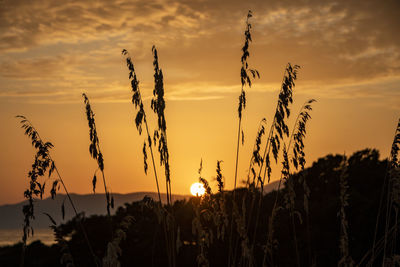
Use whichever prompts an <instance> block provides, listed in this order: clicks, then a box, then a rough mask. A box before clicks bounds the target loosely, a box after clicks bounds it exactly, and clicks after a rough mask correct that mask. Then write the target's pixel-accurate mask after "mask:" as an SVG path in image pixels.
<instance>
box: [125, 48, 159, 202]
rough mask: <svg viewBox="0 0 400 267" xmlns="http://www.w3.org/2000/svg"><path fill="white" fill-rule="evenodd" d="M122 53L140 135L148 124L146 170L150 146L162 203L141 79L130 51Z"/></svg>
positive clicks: (144, 153) (144, 144)
mask: <svg viewBox="0 0 400 267" xmlns="http://www.w3.org/2000/svg"><path fill="white" fill-rule="evenodd" d="M122 54H123V55H124V56H126V66H127V67H128V69H129V79H130V81H131V88H132V93H133V95H132V104H133V105H134V106H135V108H136V109H137V110H138V111H137V114H136V117H135V125H136V128H137V129H138V131H139V135H141V134H142V124H143V122H144V124H145V126H146V134H147V144H146V139H145V140H144V143H143V157H144V172H145V173H146V174H147V167H148V166H147V152H146V147H147V146H148V147H149V149H150V155H151V160H152V163H153V171H154V178H155V180H156V186H157V193H158V200H159V202H160V205H162V204H161V195H160V187H159V184H158V177H157V170H156V165H155V161H154V154H153V146H152V141H151V137H150V132H149V126H148V124H147V118H146V112H145V111H144V106H143V100H142V94H141V93H140V88H139V80H138V79H137V76H136V71H135V68H134V65H133V61H132V59H131V57H130V56H129V53H128V51H127V50H126V49H124V50H122Z"/></svg>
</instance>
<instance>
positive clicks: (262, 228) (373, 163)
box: [0, 149, 388, 266]
mask: <svg viewBox="0 0 400 267" xmlns="http://www.w3.org/2000/svg"><path fill="white" fill-rule="evenodd" d="M344 161H345V162H347V164H345V165H346V169H345V175H346V179H347V185H348V189H347V193H348V203H349V205H348V206H347V207H346V215H347V221H348V236H349V240H348V241H349V245H348V247H349V254H350V255H351V257H352V259H353V260H354V261H355V262H360V261H361V259H362V258H363V256H364V255H365V254H366V253H367V251H368V250H369V249H370V248H371V247H372V243H373V238H374V235H373V233H374V232H375V224H376V215H377V212H378V207H379V200H380V195H381V188H382V184H383V181H384V177H385V173H386V169H387V166H388V163H387V160H383V161H382V160H379V153H378V152H377V151H376V150H371V149H365V150H362V151H359V152H356V153H354V154H353V155H351V156H350V157H348V158H346V159H345V158H344V156H341V155H328V156H326V157H324V158H320V159H319V160H318V161H316V162H314V163H313V164H312V166H311V167H309V168H306V169H305V170H304V171H302V172H299V173H297V174H295V175H293V176H291V177H290V179H292V182H293V188H294V192H295V194H296V198H295V210H296V211H297V213H296V214H297V215H296V217H295V218H296V219H295V224H296V225H295V226H296V228H295V229H296V235H297V246H298V250H299V255H300V264H301V266H310V265H311V264H312V263H315V264H316V265H317V266H337V264H338V262H339V260H340V258H341V255H340V251H339V242H340V236H341V234H340V230H341V228H340V218H339V216H338V210H339V209H340V206H341V203H340V198H339V196H340V184H339V179H340V177H341V175H343V162H344ZM303 179H306V180H307V184H308V188H309V190H310V193H309V199H308V204H309V205H308V207H309V209H308V214H309V216H306V213H305V212H304V196H305V195H304V188H303V184H302V183H301V181H302V180H303ZM286 183H288V182H286ZM287 188H288V186H285V187H284V188H283V189H282V191H281V192H280V193H279V197H278V206H279V207H280V208H279V209H278V212H277V215H276V216H277V217H276V219H275V224H274V231H275V235H274V236H275V241H276V242H275V243H274V244H275V245H274V249H273V255H272V256H273V261H274V265H276V266H295V265H296V257H295V255H294V241H293V233H292V229H293V228H292V224H291V223H292V222H291V217H290V213H289V210H288V209H287V208H286V204H285V203H286V200H285V195H287V194H286V191H287V190H288V189H287ZM246 190H247V189H240V188H239V189H237V190H236V199H237V201H238V205H239V206H240V207H241V206H242V204H241V201H242V199H243V197H246V196H247V197H248V196H249V194H247V193H246ZM276 194H277V192H276V191H273V192H271V193H269V194H266V195H265V196H264V197H263V201H262V210H261V211H262V212H261V215H260V216H261V217H260V223H259V224H258V227H259V229H258V230H257V240H256V244H255V248H254V258H255V266H261V265H262V262H263V257H264V247H263V244H265V239H266V237H267V234H268V219H269V218H268V217H269V216H270V214H271V211H272V208H273V203H274V201H275V198H276ZM224 195H225V199H226V207H227V210H226V213H227V214H229V216H231V215H232V214H233V213H234V212H232V192H227V191H226V192H224ZM220 197H221V193H218V194H215V195H211V196H209V197H208V198H207V199H200V198H191V199H189V200H184V201H177V202H175V203H174V204H173V206H172V214H173V215H174V217H175V219H176V224H177V226H178V228H179V237H178V241H177V242H178V243H179V245H178V244H177V248H178V249H179V250H178V253H177V255H178V257H177V265H178V266H195V265H197V264H196V263H197V262H198V260H199V259H198V255H199V244H198V242H202V240H200V241H199V239H198V236H197V235H196V234H194V233H193V228H194V226H193V222H194V221H195V220H194V219H195V217H196V210H197V211H200V217H199V218H200V220H201V225H202V226H203V228H205V229H207V233H208V234H209V235H207V236H206V237H204V238H207V239H209V241H210V243H209V245H208V248H206V251H205V253H206V255H207V259H208V261H209V265H210V266H226V265H227V257H226V255H227V253H228V240H227V239H228V238H227V237H226V236H227V233H225V234H224V235H225V238H222V237H221V236H222V235H223V234H221V229H216V227H215V225H216V224H215V223H214V221H213V220H214V219H215V218H211V217H209V216H207V210H208V209H210V208H211V207H212V203H215V202H216V201H218V200H219V199H220ZM239 201H240V203H239ZM250 201H251V199H250V198H249V197H248V199H246V200H245V203H246V205H250ZM156 205H157V200H155V201H153V200H152V199H150V198H145V199H143V200H142V201H140V202H134V203H131V204H128V203H127V204H125V207H120V208H118V210H117V212H116V214H115V215H114V216H113V217H112V221H113V228H114V229H117V228H118V227H119V225H120V222H121V221H122V220H123V219H124V218H126V216H127V215H131V216H132V217H133V218H134V220H133V224H132V225H131V226H130V227H129V229H128V230H127V237H126V239H125V240H123V241H121V244H120V248H121V251H122V253H121V256H120V257H119V260H120V263H121V266H166V265H168V257H167V253H166V249H165V241H164V239H165V236H164V232H163V228H162V224H161V223H160V220H159V215H157V212H156V209H155V207H156ZM247 210H248V209H247ZM230 219H231V218H230V217H229V220H230ZM307 220H308V221H307ZM381 220H383V218H382V219H381ZM77 223H78V222H77V220H72V221H69V222H68V223H66V224H64V225H61V226H60V227H59V228H58V230H59V232H60V233H61V235H62V236H63V237H64V238H65V239H66V240H69V241H68V242H67V243H68V247H69V249H70V253H71V254H72V256H73V259H74V263H75V266H91V264H93V263H92V261H91V259H90V257H88V255H89V251H88V249H87V246H86V245H85V242H84V237H83V235H82V233H81V231H80V230H79V229H80V228H79V227H78V226H77ZM108 223H109V222H108V219H107V218H106V217H105V216H92V217H90V218H86V219H85V220H84V221H83V224H84V226H85V229H87V232H88V233H87V234H88V237H89V239H90V242H91V244H93V250H94V253H95V254H96V255H97V256H98V257H99V258H102V255H105V254H106V251H105V250H106V248H107V243H108V242H109V241H110V240H112V236H110V234H109V231H108V229H109V225H108ZM382 225H384V224H382ZM251 227H254V225H253V226H251V225H250V228H251ZM310 229H311V231H310ZM383 234H384V229H383V226H382V229H378V233H377V236H378V237H379V236H382V235H383ZM234 235H238V232H237V231H234ZM204 240H205V239H203V241H204ZM232 240H240V238H239V237H238V236H236V237H234V238H233V239H232ZM236 242H238V241H236ZM235 247H237V248H239V246H235ZM239 249H240V248H239ZM20 251H21V245H20V244H17V245H15V246H11V247H3V248H1V249H0V266H18V264H19V256H20ZM26 253H27V254H26V261H25V266H61V265H60V257H61V253H60V248H59V247H58V246H57V245H53V246H51V247H48V246H45V245H43V244H42V243H40V242H34V243H32V244H31V245H29V246H28V247H27V252H26ZM235 261H237V262H236V264H237V265H240V258H239V257H237V259H235Z"/></svg>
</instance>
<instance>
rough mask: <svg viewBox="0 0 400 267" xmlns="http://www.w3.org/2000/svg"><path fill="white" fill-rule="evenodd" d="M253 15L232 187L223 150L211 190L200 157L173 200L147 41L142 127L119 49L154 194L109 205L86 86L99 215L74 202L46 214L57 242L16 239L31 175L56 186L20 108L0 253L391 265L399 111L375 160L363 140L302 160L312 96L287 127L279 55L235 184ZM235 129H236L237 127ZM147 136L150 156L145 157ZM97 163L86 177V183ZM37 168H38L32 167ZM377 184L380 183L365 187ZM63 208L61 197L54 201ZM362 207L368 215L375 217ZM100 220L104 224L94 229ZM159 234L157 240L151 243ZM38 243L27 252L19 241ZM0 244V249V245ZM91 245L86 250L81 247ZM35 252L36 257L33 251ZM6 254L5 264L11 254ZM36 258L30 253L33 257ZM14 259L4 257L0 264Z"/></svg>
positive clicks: (43, 146)
mask: <svg viewBox="0 0 400 267" xmlns="http://www.w3.org/2000/svg"><path fill="white" fill-rule="evenodd" d="M251 16H252V14H251V12H250V11H249V13H248V15H247V20H246V30H245V43H244V46H243V48H242V52H243V54H242V56H241V63H242V66H241V70H240V79H241V92H240V96H239V107H238V136H237V149H236V165H235V177H233V181H234V189H233V190H232V191H227V190H225V189H224V184H225V183H224V177H223V172H222V161H217V163H216V181H217V184H218V192H215V193H213V192H212V190H211V187H210V185H209V183H210V182H209V179H208V180H207V179H206V178H205V177H203V176H202V163H200V168H199V182H201V183H202V184H203V185H204V187H205V189H206V193H205V194H204V195H203V196H199V197H193V198H191V199H189V200H187V201H186V200H185V201H177V202H175V203H173V202H172V199H171V196H172V186H171V180H172V177H171V172H170V165H169V151H168V143H167V124H166V117H165V114H164V110H165V106H166V102H165V99H164V83H163V72H162V69H161V68H160V64H159V57H158V52H157V49H156V48H155V47H154V46H153V48H152V53H153V57H154V61H153V66H154V84H155V85H154V90H153V99H152V100H151V108H152V110H153V111H154V113H155V114H156V116H157V128H156V129H155V130H154V132H153V134H152V132H151V131H150V129H149V127H148V123H147V116H146V113H145V111H144V103H143V100H142V95H141V91H140V89H139V79H138V77H137V75H136V72H135V68H134V64H133V60H132V58H131V56H130V55H129V53H128V51H127V50H125V49H124V50H123V51H122V54H123V55H124V56H125V59H126V64H127V67H128V70H129V79H130V82H131V89H132V93H133V95H132V103H133V105H134V107H135V109H136V110H137V114H136V117H135V119H134V122H135V125H136V127H137V129H138V131H139V134H142V132H143V128H145V130H146V131H145V134H146V136H145V139H144V144H143V149H142V152H143V157H144V171H145V173H146V174H147V170H148V164H147V159H148V156H147V155H148V151H150V155H151V160H152V168H153V173H154V179H155V183H156V189H157V192H158V196H159V199H158V200H157V201H154V200H153V199H150V198H145V199H143V200H142V201H140V202H135V203H131V204H126V205H125V207H119V208H118V210H117V211H116V213H115V215H112V214H111V211H110V208H112V207H113V199H112V195H111V193H110V192H109V191H108V188H107V186H106V179H105V175H104V159H103V155H102V153H101V151H100V146H99V138H98V136H97V130H96V125H95V120H94V113H93V111H92V109H91V106H90V104H89V99H88V97H87V95H85V94H83V97H84V104H85V109H86V116H87V119H88V125H89V130H90V132H89V133H90V142H91V144H90V147H89V150H90V155H91V156H92V157H93V158H94V159H95V160H96V161H97V163H98V170H100V171H101V173H102V178H103V183H104V189H105V194H106V203H107V206H106V207H107V216H106V217H105V216H92V217H90V218H85V217H84V216H83V214H82V213H78V211H77V210H76V209H75V208H74V211H75V214H76V217H75V218H74V219H73V220H71V221H69V222H68V223H66V224H64V225H59V226H57V223H56V222H55V221H54V220H53V219H52V217H51V216H50V215H48V216H49V219H50V222H51V225H52V226H51V227H52V229H53V230H54V233H55V239H56V241H57V244H56V245H53V246H52V247H51V248H47V247H44V246H43V245H42V244H37V243H33V244H31V245H30V246H27V245H26V241H27V237H28V236H29V235H30V234H33V229H32V228H31V227H30V221H31V220H32V219H34V205H33V204H34V201H33V200H34V198H35V197H41V196H42V194H43V192H44V189H45V182H41V181H39V178H40V177H42V176H44V175H45V174H46V173H48V176H49V178H50V177H51V174H52V173H53V172H54V171H55V172H56V173H57V178H56V179H55V180H54V181H53V185H52V188H51V194H52V195H55V194H56V192H57V190H59V189H60V188H59V183H61V185H62V186H63V189H64V191H65V192H66V194H67V198H68V200H69V201H70V202H71V205H72V206H73V207H74V205H73V203H72V200H71V198H70V197H69V194H68V191H67V188H66V186H65V184H64V182H63V179H62V178H61V175H60V173H59V171H58V170H57V168H56V166H55V162H54V161H53V159H52V158H51V156H50V149H51V148H52V147H53V145H52V144H51V143H48V142H44V141H43V140H42V139H41V138H40V136H39V134H38V132H37V130H36V129H35V128H34V127H33V126H32V124H31V123H30V122H29V121H28V120H27V119H26V118H25V117H23V116H19V118H20V119H21V123H22V127H23V128H24V129H25V134H26V135H28V136H29V137H30V138H31V140H32V145H33V146H34V147H35V148H36V149H37V154H36V155H35V161H34V164H33V165H32V170H31V171H30V172H29V174H28V177H29V178H30V181H29V187H28V189H27V190H26V191H25V194H24V195H25V197H26V198H27V199H28V205H26V206H25V207H24V210H23V212H24V215H25V221H24V222H25V224H24V232H23V233H24V235H23V239H22V241H23V242H22V245H16V246H14V247H8V248H3V249H1V250H0V253H5V254H7V255H15V253H16V250H18V249H20V248H22V256H21V260H20V265H21V266H35V265H36V264H39V265H40V264H42V265H41V266H44V265H45V264H47V263H45V261H47V260H49V261H50V259H49V258H46V257H47V256H46V253H48V250H54V251H56V253H54V254H52V256H54V255H57V258H58V259H60V260H59V262H58V263H55V262H54V261H52V263H51V266H56V264H59V265H60V266H65V265H66V266H149V265H151V266H193V265H195V264H197V265H198V266H317V265H318V266H333V265H339V266H353V265H369V266H372V265H377V264H382V265H394V264H399V262H400V261H399V259H400V255H399V247H398V240H397V235H398V212H399V204H400V172H399V159H398V153H399V146H400V121H399V124H398V125H397V128H396V132H395V138H394V141H393V146H392V150H391V155H390V158H389V159H388V160H384V161H380V160H379V153H378V152H377V151H376V150H372V149H366V150H363V151H359V152H356V153H355V154H353V155H351V156H350V157H346V156H345V155H328V156H327V157H325V158H322V159H319V160H318V161H317V162H315V163H314V164H313V165H312V166H311V167H309V168H305V163H306V161H305V152H304V139H305V137H306V126H307V123H308V121H309V119H310V118H311V116H310V113H311V111H312V105H313V103H314V102H315V100H314V99H310V100H308V101H307V102H306V103H304V105H303V106H302V108H301V109H300V112H299V113H298V116H297V118H296V120H295V124H294V125H293V127H292V129H291V130H290V128H289V126H288V124H287V121H288V118H289V116H290V115H291V104H292V103H293V90H294V88H295V81H296V80H297V77H298V72H299V70H300V66H298V65H292V64H290V63H288V64H287V65H286V67H285V70H284V75H283V80H282V86H281V89H280V91H279V96H278V101H277V105H276V110H275V113H274V117H273V118H272V120H271V125H270V128H269V131H268V135H266V133H267V131H266V130H267V120H266V119H262V121H261V123H260V127H259V131H258V133H257V136H256V141H255V145H254V149H253V152H252V158H251V161H250V166H249V173H248V177H247V179H245V180H247V182H246V184H245V186H244V187H241V188H239V187H237V185H236V181H237V178H238V177H237V168H238V161H239V147H240V140H242V145H243V144H244V137H243V130H242V125H241V119H242V117H243V111H244V109H245V107H246V95H245V90H244V89H245V87H246V86H248V87H251V85H252V82H253V81H252V80H253V79H255V78H256V77H259V76H260V74H259V72H258V71H257V70H255V69H251V68H249V64H248V61H247V60H248V58H249V56H250V53H249V46H250V43H251V41H252V39H251V24H250V22H249V20H250V18H251ZM240 136H242V138H240ZM153 146H155V147H157V150H158V152H159V153H158V159H159V161H160V166H157V165H156V163H155V162H156V159H157V155H155V153H153ZM272 159H273V160H274V161H275V163H278V160H280V161H281V163H282V168H281V176H280V180H279V187H278V190H276V191H273V192H270V193H268V194H264V186H265V185H266V184H267V183H270V181H271V160H272ZM158 168H163V169H164V178H165V190H166V193H167V202H166V204H163V203H162V202H161V197H160V188H159V186H160V184H159V182H160V173H161V172H160V171H157V170H158ZM96 173H97V170H96V172H95V174H94V177H93V180H92V183H93V191H95V187H96V182H97V177H96ZM43 179H44V178H43ZM377 188H382V190H381V191H379V190H376V189H377ZM61 210H62V212H64V206H62V207H61ZM371 214H377V216H376V217H373V216H371ZM105 229H111V231H105ZM160 240H163V241H162V242H160ZM35 246H36V247H37V246H39V247H43V248H42V249H41V250H40V252H37V254H35V256H31V254H29V253H31V252H30V251H34V250H35ZM0 255H1V254H0ZM88 256H90V257H88ZM42 257H44V258H45V259H44V260H42V261H41V260H40V259H41V258H42ZM11 262H12V263H11ZM38 262H40V263H38ZM0 263H1V262H0ZM6 264H10V265H12V264H15V262H14V261H12V260H11V261H10V262H5V263H4V264H3V263H1V265H6Z"/></svg>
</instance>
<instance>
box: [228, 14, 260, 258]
mask: <svg viewBox="0 0 400 267" xmlns="http://www.w3.org/2000/svg"><path fill="white" fill-rule="evenodd" d="M252 16H253V13H252V12H251V10H249V11H248V13H247V18H246V30H245V32H244V37H245V41H244V45H243V47H242V52H243V54H242V57H241V58H240V61H241V63H242V66H241V68H240V83H241V89H240V95H239V106H238V116H239V120H238V133H237V144H236V161H235V179H234V184H233V201H235V195H236V193H235V189H236V184H237V172H238V166H239V148H240V139H242V145H243V144H244V132H243V129H242V116H243V114H242V113H243V111H244V109H245V108H246V92H245V90H244V88H245V86H246V85H247V86H249V87H251V85H252V81H251V76H252V78H253V79H255V78H256V77H258V78H260V74H259V72H258V70H256V69H250V68H249V64H248V62H247V59H248V58H249V57H250V53H249V45H250V42H252V39H251V32H250V30H251V24H250V22H249V19H250V18H251V17H252ZM250 75H251V76H250ZM240 134H242V138H240ZM233 222H234V218H232V221H231V231H230V235H229V256H228V265H230V262H231V254H232V231H233Z"/></svg>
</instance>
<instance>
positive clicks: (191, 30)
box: [0, 0, 400, 101]
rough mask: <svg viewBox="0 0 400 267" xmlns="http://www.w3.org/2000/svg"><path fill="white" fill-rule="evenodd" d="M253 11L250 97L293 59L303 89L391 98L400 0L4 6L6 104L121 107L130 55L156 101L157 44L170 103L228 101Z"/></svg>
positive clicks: (397, 68)
mask: <svg viewBox="0 0 400 267" xmlns="http://www.w3.org/2000/svg"><path fill="white" fill-rule="evenodd" d="M249 7H250V8H251V9H252V10H253V14H254V17H253V18H252V19H251V23H252V25H253V28H252V34H253V43H252V44H251V46H250V59H249V61H250V65H251V66H252V67H255V68H257V69H258V70H259V71H260V73H261V79H260V80H259V81H256V83H255V86H254V88H252V90H255V91H270V90H277V89H278V88H279V86H280V85H279V81H280V80H281V78H282V72H283V69H284V66H285V64H286V63H287V62H288V61H290V62H292V63H296V64H300V65H301V66H302V69H301V71H300V76H299V81H300V83H302V84H304V85H305V88H307V89H305V91H307V90H308V91H309V92H313V93H315V94H317V95H321V96H328V95H329V97H338V96H340V95H342V96H343V97H344V96H346V95H348V92H353V93H357V94H360V96H361V95H366V94H369V95H370V96H374V97H379V95H380V94H378V93H377V92H376V91H375V90H372V89H371V90H370V89H369V88H372V87H373V86H376V85H383V86H381V87H380V88H382V89H381V90H383V91H382V92H383V93H382V94H381V95H385V94H386V93H385V92H390V93H389V94H392V90H391V89H390V88H391V87H390V86H387V84H386V83H385V82H383V80H384V79H391V80H393V81H398V78H399V77H400V63H399V62H400V36H399V35H398V34H397V33H398V29H397V28H398V27H397V25H400V16H399V14H398V13H399V12H398V10H400V8H399V7H400V4H399V2H398V1H386V2H385V3H384V4H383V3H381V2H379V1H374V0H367V1H361V0H358V1H344V0H342V1H324V2H320V1H316V0H313V1H307V2H303V1H301V2H300V1H295V2H293V1H278V0H273V1H268V2H266V1H261V0H256V1H251V2H249V3H247V2H246V3H245V2H243V1H236V0H234V1H227V0H225V1H212V0H204V1H188V0H180V1H162V0H159V1H128V0H119V1H108V0H97V1H94V0H93V1H89V0H88V1H77V0H76V1H67V2H66V1H61V2H60V1H50V0H37V1H35V2H34V3H32V1H27V0H4V1H3V2H2V8H1V9H0V55H1V57H0V84H1V85H0V90H1V92H2V93H1V94H0V96H1V97H2V98H5V97H6V96H9V97H13V98H16V97H17V96H21V94H22V93H23V94H24V95H25V98H26V99H28V96H29V97H33V98H34V99H37V98H35V95H37V96H41V97H43V93H44V92H48V94H49V98H51V99H53V98H57V99H59V100H63V101H73V100H74V99H77V98H76V97H74V96H73V95H74V94H76V93H77V92H82V91H88V92H90V93H93V94H94V97H98V98H99V99H100V98H102V99H106V100H107V101H112V99H114V100H115V101H121V99H122V98H121V97H122V96H123V95H125V93H123V92H129V81H128V79H127V76H126V74H127V70H126V67H125V66H124V62H123V58H122V57H121V55H120V52H121V50H122V48H127V49H128V50H129V51H130V52H131V55H132V57H133V59H134V63H135V67H136V68H137V72H138V74H139V79H140V81H141V86H142V87H143V90H144V91H145V92H146V93H144V95H145V96H146V97H150V96H151V90H152V82H153V81H152V78H153V77H152V75H153V74H152V71H153V70H152V65H151V62H152V55H151V46H152V45H153V44H156V45H157V48H158V49H159V58H160V64H161V67H162V68H163V71H164V78H165V85H166V90H167V92H168V93H167V97H169V98H170V99H175V100H184V99H210V98H213V99H214V98H220V97H224V96H226V95H227V94H231V93H234V92H237V87H238V85H240V80H239V70H240V53H241V51H240V48H241V46H242V45H243V30H244V27H245V24H244V20H245V15H246V12H247V10H248V8H249ZM377 81H379V82H377ZM367 85H368V86H367ZM313 86H314V87H313ZM378 87H379V86H378ZM313 88H314V89H313ZM316 88H324V89H321V90H319V89H318V90H317V89H316ZM356 88H358V89H356ZM357 90H358V91H357ZM103 93H104V94H106V93H110V96H109V97H106V96H105V95H102V94H103ZM128 94H129V93H128ZM78 98H79V97H78ZM33 101H35V100H33Z"/></svg>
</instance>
